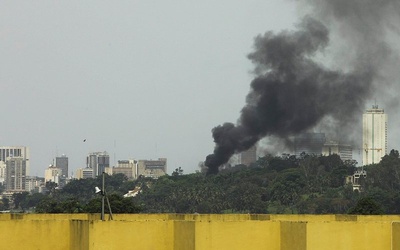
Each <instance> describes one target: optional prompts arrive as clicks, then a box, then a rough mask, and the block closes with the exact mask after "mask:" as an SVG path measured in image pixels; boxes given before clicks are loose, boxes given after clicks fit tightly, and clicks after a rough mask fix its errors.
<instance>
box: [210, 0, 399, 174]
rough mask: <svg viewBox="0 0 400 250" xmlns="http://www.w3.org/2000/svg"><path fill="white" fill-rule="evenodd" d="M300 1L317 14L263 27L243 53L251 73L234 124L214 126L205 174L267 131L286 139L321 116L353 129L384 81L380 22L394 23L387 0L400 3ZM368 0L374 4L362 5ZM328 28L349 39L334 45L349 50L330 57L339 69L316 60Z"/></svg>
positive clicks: (384, 56) (386, 54) (384, 52)
mask: <svg viewBox="0 0 400 250" xmlns="http://www.w3.org/2000/svg"><path fill="white" fill-rule="evenodd" d="M305 2H307V3H311V4H312V6H313V7H315V8H314V9H313V10H314V12H313V14H312V16H310V15H308V16H306V17H304V18H303V19H302V21H301V22H300V23H299V24H298V25H297V27H296V28H297V30H296V31H292V32H289V31H283V32H280V33H278V34H274V33H273V32H267V33H265V34H264V35H259V36H257V37H256V38H255V42H254V51H253V52H252V53H250V54H249V56H248V57H249V59H250V60H251V61H252V62H253V63H254V64H255V70H254V72H255V74H256V77H255V79H254V80H253V81H252V82H251V90H250V92H249V94H248V95H247V97H246V105H245V106H244V107H243V109H242V110H241V115H240V118H239V119H238V122H237V124H236V125H235V124H233V123H225V124H223V125H220V126H217V127H215V128H214V129H213V130H212V134H213V138H214V142H215V144H216V146H215V148H214V153H213V154H210V155H208V156H207V158H206V161H205V165H206V166H207V167H208V173H210V174H212V173H217V172H218V167H219V166H220V165H222V164H224V163H226V162H227V161H228V160H229V158H230V157H231V156H232V155H233V154H235V153H239V152H242V151H244V150H247V149H249V148H250V147H251V146H253V145H254V144H255V143H256V142H257V141H259V140H260V139H262V138H264V137H266V136H272V137H277V138H281V139H282V140H283V141H284V140H287V138H288V137H290V136H292V135H296V134H299V133H301V132H304V131H306V130H309V129H312V128H315V127H317V126H325V127H326V126H327V125H326V124H323V121H330V123H329V124H332V125H334V126H336V127H340V128H341V129H342V128H343V131H350V130H351V129H354V128H352V126H351V125H352V124H353V123H354V121H355V117H356V118H359V117H360V114H361V112H362V110H363V108H364V106H365V101H366V100H367V99H368V98H370V97H371V93H373V91H374V90H376V85H377V84H376V83H377V82H379V83H382V82H384V79H385V78H384V77H383V75H384V74H383V71H382V69H383V68H385V60H387V59H388V57H389V55H390V53H391V50H390V49H389V47H388V46H387V43H386V42H385V41H384V37H385V29H384V27H386V26H387V27H389V29H393V28H392V27H391V26H390V25H388V23H387V22H386V21H385V20H386V19H387V18H385V17H386V16H385V15H386V14H387V11H392V10H393V9H391V8H390V5H393V7H396V8H397V10H399V8H398V7H399V4H398V3H397V2H395V1H389V0H386V1H372V0H368V1H356V0H352V1H350V0H340V1H331V0H305ZM367 2H368V3H370V4H371V5H369V6H364V4H366V5H368V3H367ZM377 2H379V3H380V4H378V3H377ZM376 9H379V10H378V11H376V12H375V10H376ZM399 13H400V12H396V13H395V14H397V15H398V14H399ZM364 15H366V16H364ZM390 16H395V15H390ZM326 24H330V25H329V26H328V25H326ZM394 27H395V26H394ZM330 30H333V31H334V34H335V35H338V36H340V37H341V38H344V39H342V41H345V42H344V44H346V47H342V48H340V46H337V47H336V48H335V49H343V48H344V49H347V50H348V52H347V53H342V55H343V56H342V58H340V60H337V59H335V60H333V61H334V62H338V64H340V65H342V66H343V67H342V69H341V68H340V67H333V68H334V69H332V68H331V69H329V68H327V66H326V65H324V64H322V63H321V61H323V60H321V59H319V58H321V56H323V55H324V54H323V53H324V50H326V49H327V48H329V45H330ZM342 36H343V37H342ZM339 51H340V50H339ZM338 54H340V53H338ZM343 68H344V69H343ZM328 127H329V125H328Z"/></svg>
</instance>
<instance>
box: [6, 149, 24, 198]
mask: <svg viewBox="0 0 400 250" xmlns="http://www.w3.org/2000/svg"><path fill="white" fill-rule="evenodd" d="M26 162H27V160H25V159H24V158H23V157H8V158H7V159H6V190H7V191H21V192H22V191H25V177H26Z"/></svg>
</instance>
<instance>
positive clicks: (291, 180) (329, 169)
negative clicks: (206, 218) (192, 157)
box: [136, 150, 400, 214]
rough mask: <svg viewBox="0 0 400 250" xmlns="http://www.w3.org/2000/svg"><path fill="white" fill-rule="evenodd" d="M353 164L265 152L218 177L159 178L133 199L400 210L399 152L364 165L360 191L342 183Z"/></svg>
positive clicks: (272, 208) (164, 207) (190, 204)
mask: <svg viewBox="0 0 400 250" xmlns="http://www.w3.org/2000/svg"><path fill="white" fill-rule="evenodd" d="M355 165H356V162H355V161H345V162H343V161H342V160H341V159H340V158H339V156H337V155H331V156H310V155H302V156H301V157H300V158H296V157H295V156H283V157H276V156H265V157H262V158H259V160H258V161H257V162H256V163H255V164H253V165H251V166H250V167H246V166H241V165H238V166H235V167H231V168H226V169H223V170H221V171H220V173H219V174H217V175H209V176H207V175H204V174H202V173H198V174H190V175H175V176H164V177H162V178H160V179H158V180H157V181H153V182H151V185H149V186H146V189H144V190H143V192H141V193H140V195H139V196H138V197H137V198H136V200H137V202H138V204H140V205H141V207H142V208H143V211H144V212H148V213H163V212H168V213H196V212H197V213H307V214H327V213H340V214H344V213H354V214H382V213H385V214H398V213H400V194H399V191H400V158H399V153H398V151H396V150H392V151H391V152H390V154H389V155H386V156H385V157H383V159H382V161H381V162H380V163H379V164H376V165H370V166H366V167H365V170H366V171H367V173H368V175H367V177H366V178H363V177H361V179H360V183H361V184H362V192H358V191H353V187H352V185H351V184H347V185H346V184H345V178H346V176H349V175H352V174H353V173H354V171H355V170H356V167H355Z"/></svg>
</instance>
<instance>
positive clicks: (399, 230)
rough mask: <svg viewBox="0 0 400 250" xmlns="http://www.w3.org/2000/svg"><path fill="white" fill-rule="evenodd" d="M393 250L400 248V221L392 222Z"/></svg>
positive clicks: (399, 249)
mask: <svg viewBox="0 0 400 250" xmlns="http://www.w3.org/2000/svg"><path fill="white" fill-rule="evenodd" d="M391 249H392V250H400V222H393V223H392V248H391Z"/></svg>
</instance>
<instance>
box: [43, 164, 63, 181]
mask: <svg viewBox="0 0 400 250" xmlns="http://www.w3.org/2000/svg"><path fill="white" fill-rule="evenodd" d="M62 173H63V172H62V169H61V168H59V167H57V166H54V165H50V166H49V167H48V168H47V169H46V170H45V171H44V181H45V182H55V183H57V184H58V183H59V182H60V178H61V176H62Z"/></svg>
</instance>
